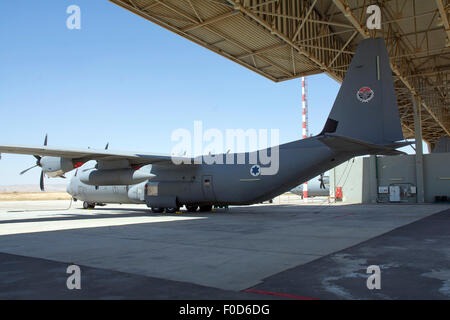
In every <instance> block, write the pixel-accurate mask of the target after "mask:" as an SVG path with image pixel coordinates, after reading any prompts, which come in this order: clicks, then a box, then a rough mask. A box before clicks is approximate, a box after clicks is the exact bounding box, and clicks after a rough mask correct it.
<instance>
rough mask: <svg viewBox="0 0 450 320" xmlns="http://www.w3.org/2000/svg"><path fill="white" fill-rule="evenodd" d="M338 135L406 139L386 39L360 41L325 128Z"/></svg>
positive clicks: (375, 140)
mask: <svg viewBox="0 0 450 320" xmlns="http://www.w3.org/2000/svg"><path fill="white" fill-rule="evenodd" d="M325 135H327V136H330V135H336V136H340V137H346V138H350V139H354V140H357V141H362V142H366V143H369V144H376V145H392V143H393V142H395V141H400V140H403V139H404V138H403V133H402V128H401V124H400V117H399V113H398V105H397V99H396V97H395V91H394V82H393V79H392V70H391V67H390V63H389V56H388V53H387V50H386V45H385V43H384V40H383V39H382V38H377V39H366V40H363V41H361V42H360V43H359V45H358V48H357V50H356V53H355V55H354V57H353V60H352V62H351V64H350V67H349V69H348V71H347V74H346V76H345V79H344V81H343V83H342V86H341V88H340V90H339V94H338V96H337V98H336V101H335V102H334V105H333V108H332V110H331V112H330V115H329V117H328V119H327V122H326V124H325V127H324V128H323V130H322V132H321V133H320V134H319V136H325Z"/></svg>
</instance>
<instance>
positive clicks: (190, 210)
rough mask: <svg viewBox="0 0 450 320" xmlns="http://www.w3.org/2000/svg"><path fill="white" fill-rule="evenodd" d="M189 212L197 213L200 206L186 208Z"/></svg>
mask: <svg viewBox="0 0 450 320" xmlns="http://www.w3.org/2000/svg"><path fill="white" fill-rule="evenodd" d="M186 209H187V211H188V212H197V210H198V206H186Z"/></svg>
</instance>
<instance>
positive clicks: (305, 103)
mask: <svg viewBox="0 0 450 320" xmlns="http://www.w3.org/2000/svg"><path fill="white" fill-rule="evenodd" d="M306 95H307V86H306V78H305V77H302V135H303V139H306V138H307V137H308V135H309V130H308V100H307V99H306ZM303 199H308V181H305V182H304V183H303Z"/></svg>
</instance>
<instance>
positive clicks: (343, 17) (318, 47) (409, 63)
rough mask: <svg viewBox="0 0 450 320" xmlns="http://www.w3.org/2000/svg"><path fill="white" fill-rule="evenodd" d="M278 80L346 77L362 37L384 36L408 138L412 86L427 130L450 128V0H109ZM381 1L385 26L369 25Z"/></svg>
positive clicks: (441, 132)
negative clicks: (369, 9)
mask: <svg viewBox="0 0 450 320" xmlns="http://www.w3.org/2000/svg"><path fill="white" fill-rule="evenodd" d="M110 1H112V2H114V3H116V4H118V5H120V6H122V7H124V8H126V9H128V10H130V11H131V12H134V13H135V14H138V15H140V16H142V17H144V18H145V19H148V20H150V21H152V22H154V23H156V24H158V25H160V26H162V27H164V28H166V29H169V30H171V31H173V32H175V33H177V34H179V35H181V36H183V37H185V38H187V39H190V40H192V41H193V42H195V43H197V44H199V45H202V46H204V47H206V48H208V49H210V50H212V51H214V52H216V53H218V54H220V55H222V56H224V57H226V58H228V59H230V60H232V61H234V62H237V63H239V64H240V65H242V66H245V67H246V68H248V69H250V70H253V71H255V72H257V73H258V74H260V75H262V76H264V77H267V78H269V79H271V80H273V81H276V82H278V81H284V80H289V79H294V78H298V77H301V76H307V75H312V74H318V73H323V72H325V73H327V74H328V75H330V76H331V77H333V78H334V79H336V80H337V81H342V80H343V78H344V76H345V72H346V70H347V67H348V66H349V63H350V61H351V58H352V55H353V53H354V50H355V48H356V46H357V44H358V42H359V41H360V40H361V39H363V38H368V37H379V36H381V37H383V38H384V39H385V41H386V44H387V47H388V51H389V55H390V58H391V66H392V70H393V73H394V79H395V87H396V92H397V99H398V103H399V108H400V115H401V119H402V127H403V131H404V135H405V137H406V138H413V137H414V112H413V105H412V99H411V94H414V95H415V96H416V97H417V98H418V101H419V104H418V106H419V107H420V111H421V117H422V123H423V128H422V130H423V137H424V139H425V140H426V141H427V142H428V143H429V144H430V145H431V146H433V145H434V144H435V143H436V142H437V140H438V139H439V137H441V136H445V135H448V136H450V96H449V92H448V91H449V87H450V79H449V74H450V45H449V42H450V26H449V20H450V18H449V12H450V0H426V1H425V0H384V1H369V0H110ZM370 4H378V5H379V6H380V7H381V13H382V30H376V31H374V30H368V29H367V28H366V27H365V25H366V19H367V17H368V15H367V13H366V9H367V6H369V5H370Z"/></svg>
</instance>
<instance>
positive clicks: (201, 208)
mask: <svg viewBox="0 0 450 320" xmlns="http://www.w3.org/2000/svg"><path fill="white" fill-rule="evenodd" d="M211 210H212V206H200V212H210V211H211Z"/></svg>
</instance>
